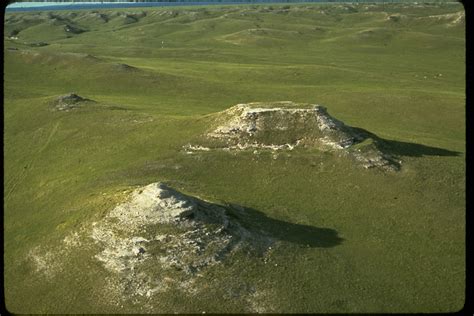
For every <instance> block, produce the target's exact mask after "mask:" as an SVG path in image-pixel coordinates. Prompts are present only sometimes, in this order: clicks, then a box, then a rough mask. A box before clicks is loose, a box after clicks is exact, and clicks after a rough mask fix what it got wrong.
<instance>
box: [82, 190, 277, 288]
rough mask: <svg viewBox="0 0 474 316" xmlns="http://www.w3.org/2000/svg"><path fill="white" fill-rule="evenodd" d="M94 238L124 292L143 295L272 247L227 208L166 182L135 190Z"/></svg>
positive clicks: (99, 225) (96, 230) (97, 228)
mask: <svg viewBox="0 0 474 316" xmlns="http://www.w3.org/2000/svg"><path fill="white" fill-rule="evenodd" d="M91 237H92V238H93V240H94V241H95V242H96V243H97V245H98V246H99V248H100V253H99V254H98V255H97V256H96V258H97V259H98V260H99V261H101V262H102V263H103V265H104V266H105V267H106V268H107V269H108V270H110V271H111V272H114V273H118V275H119V276H120V277H121V279H122V281H121V283H122V284H123V285H124V291H125V292H127V293H129V294H131V293H133V294H135V295H136V294H137V293H138V295H140V296H150V295H152V294H153V293H154V292H156V291H162V290H163V291H164V290H165V289H164V288H163V286H164V284H162V281H163V280H164V279H169V278H171V279H180V280H186V282H187V283H186V284H188V283H189V282H192V280H193V278H194V276H195V275H196V274H197V273H198V272H199V271H201V270H202V269H204V268H206V267H208V266H212V265H214V264H216V263H218V262H220V261H222V260H224V259H225V258H226V257H227V256H228V255H230V254H231V253H234V252H235V251H237V250H238V249H242V248H245V249H247V250H249V251H263V249H267V248H268V245H269V244H270V243H271V240H270V239H268V238H265V237H264V236H259V235H256V234H251V233H250V232H249V231H248V230H247V229H245V228H243V227H242V226H241V225H240V224H239V223H238V222H237V221H236V220H235V219H233V218H231V217H230V216H229V214H228V213H227V210H226V209H225V208H224V207H222V206H219V205H216V204H212V203H209V202H206V201H203V200H200V199H198V198H195V197H191V196H188V195H185V194H182V193H180V192H178V191H176V190H174V189H172V188H170V187H168V186H167V185H165V184H163V183H152V184H150V185H147V186H145V187H142V188H139V189H137V190H135V191H134V192H133V193H132V194H131V196H130V199H129V200H128V201H127V202H125V203H122V204H119V205H117V206H116V207H115V208H114V209H113V210H112V211H111V212H110V213H109V214H108V215H107V216H106V217H105V219H104V220H103V221H101V222H98V223H94V225H93V229H92V232H91ZM125 285H126V287H125ZM127 293H124V294H127Z"/></svg>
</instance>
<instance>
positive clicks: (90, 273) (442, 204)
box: [4, 4, 465, 313]
mask: <svg viewBox="0 0 474 316" xmlns="http://www.w3.org/2000/svg"><path fill="white" fill-rule="evenodd" d="M459 12H461V13H463V8H462V6H461V5H457V4H439V5H411V4H398V5H395V4H392V5H389V4H386V5H384V6H382V5H368V4H360V5H335V4H332V5H330V4H327V5H323V4H320V5H316V4H315V5H309V4H305V5H291V6H284V5H271V6H270V5H259V6H248V5H242V6H211V7H182V8H159V9H120V10H118V9H117V10H97V11H94V12H91V11H88V10H81V11H75V12H64V11H57V12H39V13H37V12H33V13H7V14H6V15H5V31H4V44H5V51H4V66H5V71H4V80H5V81H4V91H5V96H4V123H5V127H4V159H5V160H4V161H5V162H4V171H5V175H4V209H5V211H4V227H5V228H4V249H5V252H4V262H5V272H4V273H5V274H4V276H5V285H4V289H5V298H6V304H7V308H8V309H9V310H10V311H11V312H16V313H68V312H70V313H87V312H95V313H100V312H105V313H108V312H156V313H158V312H199V313H200V312H201V311H206V312H248V311H269V312H450V311H456V310H459V309H460V308H462V306H463V305H464V301H465V297H464V288H465V26H464V22H463V20H460V19H459V17H460V15H459ZM67 28H68V29H69V31H67V30H66V29H67ZM71 30H73V31H71ZM40 42H42V43H43V44H41V45H43V46H38V44H37V43H40ZM46 44H47V45H46ZM15 48H16V49H15ZM122 64H126V65H129V66H130V67H127V66H123V65H122ZM70 92H75V93H77V94H78V95H80V96H82V97H85V98H88V99H91V100H94V101H96V102H95V103H90V104H87V106H86V105H84V106H83V107H80V108H78V109H74V110H71V111H67V112H66V111H54V110H53V107H52V102H53V100H54V99H55V98H56V97H58V96H60V95H64V94H66V93H70ZM280 100H291V101H295V102H302V103H311V104H321V105H324V106H326V107H327V108H328V112H329V113H330V114H331V115H333V116H334V117H336V118H338V119H340V120H342V121H344V122H345V123H346V124H348V125H351V126H355V127H359V128H363V129H365V130H367V131H370V132H371V133H374V134H375V135H377V136H378V137H380V138H383V139H386V140H391V141H393V144H396V146H398V152H399V153H400V156H401V159H402V161H403V163H402V169H401V171H400V172H393V173H387V172H382V171H378V170H364V169H362V168H358V167H356V166H355V165H354V164H353V163H352V162H351V161H350V160H348V159H345V158H344V157H338V156H337V155H335V154H332V153H325V152H319V151H317V150H310V149H307V150H306V149H297V150H296V149H295V150H294V151H291V152H282V153H280V154H278V155H274V154H272V153H271V152H268V151H261V152H259V153H258V154H253V153H252V151H243V152H224V151H212V152H202V153H194V154H190V155H189V154H186V153H185V152H184V151H183V150H182V146H184V145H186V144H188V143H190V142H191V141H192V140H193V139H195V138H196V137H197V136H198V135H202V134H203V133H204V132H205V131H207V130H208V128H209V124H211V123H212V122H214V120H215V117H216V115H217V114H215V113H217V112H219V111H222V110H225V109H227V108H229V107H231V106H233V105H235V104H238V103H246V102H254V101H269V102H272V101H280ZM156 181H164V182H166V183H168V184H169V185H171V186H173V187H174V188H176V189H178V190H181V191H183V192H186V193H189V194H193V195H196V196H199V197H201V198H204V199H207V200H209V201H214V202H217V203H226V204H236V205H240V206H243V207H245V208H247V210H248V212H249V214H250V215H249V216H250V218H251V219H252V220H249V223H250V222H253V223H251V224H252V225H261V226H263V227H265V229H266V230H267V231H269V232H271V233H272V234H273V235H274V236H276V237H277V239H279V240H280V243H279V245H278V247H276V248H275V249H274V250H273V252H272V254H271V260H270V262H262V261H261V260H259V259H258V258H253V257H246V256H243V255H242V256H241V255H238V256H235V257H232V258H230V259H229V260H227V261H226V262H225V263H224V264H222V265H220V266H216V267H213V268H212V269H208V270H207V271H206V272H205V273H204V275H203V277H202V278H201V279H200V281H199V282H201V283H199V285H200V286H201V288H202V289H203V291H202V292H200V294H199V295H194V296H193V295H192V294H189V293H188V294H187V293H185V292H180V291H177V290H172V291H168V292H166V293H163V294H161V295H159V296H158V297H155V298H154V299H151V300H149V301H147V302H146V304H145V303H144V302H138V303H137V302H136V301H133V300H127V301H122V302H116V301H114V300H113V299H111V298H108V297H107V296H106V295H105V294H104V293H107V286H108V285H107V282H106V280H107V273H108V272H107V271H106V270H104V268H103V267H102V266H101V265H100V264H99V263H98V262H97V261H95V260H94V258H93V254H94V249H89V248H81V249H80V250H78V251H76V252H74V253H72V254H69V255H67V256H61V255H60V254H57V255H56V257H55V258H53V260H52V262H61V268H58V269H59V270H58V272H57V273H56V274H55V275H53V276H52V277H45V275H44V274H42V273H41V271H37V268H36V267H35V265H34V264H33V263H32V261H31V256H30V254H31V252H32V251H34V249H42V250H41V251H46V250H50V251H52V253H54V250H55V249H58V247H60V244H61V241H62V239H63V238H64V237H65V236H67V235H68V234H70V233H71V232H73V231H75V230H77V229H79V228H80V227H81V225H85V224H87V223H91V222H93V221H97V220H100V218H101V217H103V216H104V214H105V213H106V212H107V211H109V210H110V209H111V208H112V207H113V206H114V205H115V203H116V202H117V201H120V200H121V199H123V192H124V191H125V190H129V189H130V188H134V187H136V186H139V185H145V184H148V183H151V182H156ZM304 227H306V228H304ZM328 229H329V230H332V231H334V232H336V233H337V238H334V235H333V234H329V235H328V234H325V233H324V232H325V231H326V230H328ZM38 247H39V248H38ZM248 288H255V289H256V290H255V291H256V293H259V294H258V295H254V296H252V298H251V299H250V298H249V297H248V295H247V296H246V295H244V293H247V292H248V291H247V290H246V289H248ZM252 304H253V305H254V306H257V307H254V309H251V308H250V307H249V306H250V305H252ZM145 306H148V307H145Z"/></svg>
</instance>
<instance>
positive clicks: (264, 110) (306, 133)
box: [185, 101, 400, 171]
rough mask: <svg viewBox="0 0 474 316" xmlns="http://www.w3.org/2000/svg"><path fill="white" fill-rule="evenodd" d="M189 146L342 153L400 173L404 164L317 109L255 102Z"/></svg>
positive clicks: (378, 142)
mask: <svg viewBox="0 0 474 316" xmlns="http://www.w3.org/2000/svg"><path fill="white" fill-rule="evenodd" d="M200 142H201V144H199V145H191V144H188V145H187V146H185V150H186V151H187V152H189V153H192V152H194V151H210V150H212V149H224V150H245V149H270V150H293V149H294V148H295V147H301V148H316V149H319V150H321V151H337V152H339V153H342V154H344V155H348V156H350V157H351V158H353V159H354V160H355V161H356V162H357V163H358V164H359V165H362V166H363V167H364V168H374V167H376V168H380V169H383V170H390V171H394V170H399V168H400V161H397V160H395V158H394V157H393V156H391V155H390V154H389V153H388V152H384V150H383V148H386V146H385V144H384V141H383V140H382V139H380V138H378V137H377V136H376V135H374V134H372V133H370V132H367V131H365V130H363V129H360V128H354V127H351V126H348V125H346V124H344V123H343V122H342V121H339V120H337V119H335V118H334V117H332V116H331V115H330V114H329V113H328V111H327V108H326V107H324V106H321V105H317V104H308V103H295V102H291V101H280V102H270V103H269V102H253V103H247V104H237V105H235V106H233V107H231V108H229V109H227V110H225V111H223V112H220V113H218V115H217V118H216V121H215V124H214V126H213V127H212V128H211V129H210V130H209V131H208V132H207V133H206V134H205V135H203V137H202V138H201V140H200Z"/></svg>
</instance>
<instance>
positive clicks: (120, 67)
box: [115, 64, 138, 71]
mask: <svg viewBox="0 0 474 316" xmlns="http://www.w3.org/2000/svg"><path fill="white" fill-rule="evenodd" d="M115 66H116V69H118V70H121V71H138V68H136V67H133V66H130V65H127V64H115Z"/></svg>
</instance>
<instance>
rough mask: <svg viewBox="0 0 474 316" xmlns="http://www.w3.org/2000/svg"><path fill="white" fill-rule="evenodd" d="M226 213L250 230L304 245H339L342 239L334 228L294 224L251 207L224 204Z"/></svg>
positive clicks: (313, 246) (325, 246)
mask: <svg viewBox="0 0 474 316" xmlns="http://www.w3.org/2000/svg"><path fill="white" fill-rule="evenodd" d="M226 209H227V210H228V211H229V212H228V215H230V216H232V217H235V218H237V219H238V221H239V222H240V223H241V224H243V225H244V226H246V227H248V228H250V229H251V230H262V231H264V232H265V233H267V234H268V235H269V236H270V237H272V238H275V239H277V240H281V241H287V242H291V243H294V244H298V245H301V246H304V247H311V248H330V247H335V246H337V245H340V244H341V243H342V242H343V241H344V239H342V238H341V237H339V236H338V233H337V231H336V230H334V229H331V228H320V227H314V226H309V225H304V224H294V223H290V222H285V221H282V220H278V219H274V218H271V217H268V216H267V215H265V214H264V213H262V212H260V211H257V210H255V209H253V208H249V207H242V206H238V205H234V204H230V205H226Z"/></svg>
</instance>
